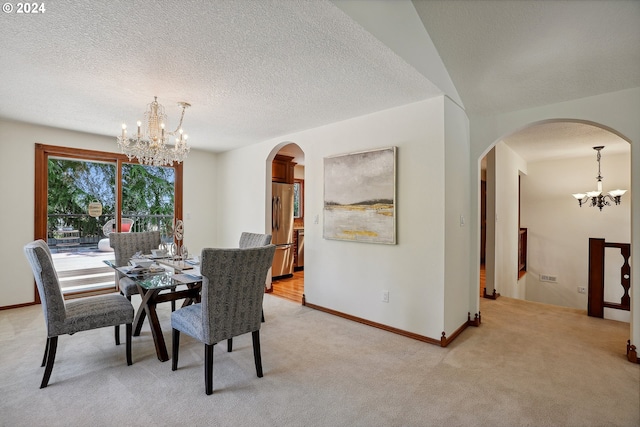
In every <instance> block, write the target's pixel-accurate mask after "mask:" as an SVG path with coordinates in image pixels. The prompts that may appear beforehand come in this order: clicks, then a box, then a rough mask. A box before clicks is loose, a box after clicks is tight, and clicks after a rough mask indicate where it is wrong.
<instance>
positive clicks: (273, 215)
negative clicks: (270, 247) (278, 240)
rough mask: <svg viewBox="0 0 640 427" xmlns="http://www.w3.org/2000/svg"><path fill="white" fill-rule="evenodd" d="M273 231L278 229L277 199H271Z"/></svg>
mask: <svg viewBox="0 0 640 427" xmlns="http://www.w3.org/2000/svg"><path fill="white" fill-rule="evenodd" d="M271 229H272V230H275V229H276V198H275V196H274V197H272V198H271Z"/></svg>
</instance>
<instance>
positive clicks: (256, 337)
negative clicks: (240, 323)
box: [251, 331, 262, 378]
mask: <svg viewBox="0 0 640 427" xmlns="http://www.w3.org/2000/svg"><path fill="white" fill-rule="evenodd" d="M251 338H253V359H254V360H255V362H256V374H258V378H262V356H260V331H253V332H251Z"/></svg>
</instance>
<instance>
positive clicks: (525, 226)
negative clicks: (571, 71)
mask: <svg viewBox="0 0 640 427" xmlns="http://www.w3.org/2000/svg"><path fill="white" fill-rule="evenodd" d="M594 145H604V146H605V150H606V151H605V153H606V157H604V156H603V161H606V162H607V163H606V164H605V163H603V164H602V167H603V168H605V167H606V168H607V171H606V172H605V171H604V169H603V172H602V175H604V176H605V179H604V180H603V184H604V189H605V190H606V191H609V190H612V189H615V188H624V189H627V190H629V189H630V186H631V181H630V170H631V168H630V149H631V147H630V144H629V142H628V141H627V140H625V139H624V138H623V137H621V136H620V135H618V134H617V133H615V131H612V130H610V129H607V128H603V127H601V126H599V125H598V124H596V123H592V122H584V121H575V120H574V121H568V120H554V121H543V122H538V123H533V124H530V125H529V126H527V127H525V128H523V129H521V130H519V131H517V132H515V133H514V134H511V135H508V136H505V137H504V138H501V139H500V140H498V141H497V142H496V143H495V144H494V145H493V146H492V147H491V148H490V149H488V150H487V152H486V153H485V154H486V156H484V158H483V159H480V160H479V162H480V170H481V172H480V174H479V175H480V177H479V178H480V180H481V183H480V185H479V197H480V208H481V213H480V215H479V217H480V229H481V230H480V231H481V237H480V242H481V243H480V244H481V245H482V246H483V247H481V248H480V259H481V261H482V259H483V258H484V260H485V267H486V270H485V271H484V272H483V271H482V270H481V273H480V277H481V285H480V286H482V278H483V276H484V277H486V292H487V293H489V294H490V293H492V291H494V290H497V291H499V292H500V294H501V295H502V296H506V297H510V298H516V299H522V300H526V301H532V302H539V303H543V304H551V305H557V306H564V307H568V308H575V309H582V310H585V312H586V308H587V294H586V293H585V292H584V288H585V287H586V286H587V283H588V277H587V276H588V264H589V256H588V246H589V245H588V242H589V238H590V237H598V238H600V237H602V238H606V239H607V241H613V242H619V243H627V242H629V241H630V238H631V234H630V223H631V206H630V200H629V199H628V198H627V199H626V200H625V198H624V197H623V200H622V203H621V204H620V205H619V206H615V205H613V203H612V205H613V206H607V207H605V208H604V210H602V211H600V210H599V209H598V208H597V207H596V208H594V207H588V206H586V205H583V206H582V207H580V205H579V204H578V203H577V202H576V200H575V199H574V198H573V197H572V193H576V192H578V191H580V192H582V191H585V190H591V189H592V188H591V187H592V186H593V187H595V180H594V178H593V177H594V168H593V163H594V161H593V160H594V159H593V146H594ZM485 165H486V166H485ZM485 168H486V170H485ZM485 180H486V184H483V183H482V181H485ZM582 188H584V189H585V190H581V189H582ZM484 190H486V191H484ZM483 205H485V206H483ZM482 211H484V213H483V212H482ZM485 215H486V216H485ZM485 233H486V235H484V234H485ZM481 269H482V263H481ZM525 271H526V274H524V272H525ZM481 296H482V289H481ZM615 320H620V319H615Z"/></svg>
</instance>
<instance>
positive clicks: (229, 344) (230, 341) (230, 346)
mask: <svg viewBox="0 0 640 427" xmlns="http://www.w3.org/2000/svg"><path fill="white" fill-rule="evenodd" d="M232 351H233V338H229V339H228V340H227V353H231V352H232Z"/></svg>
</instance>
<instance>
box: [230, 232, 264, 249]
mask: <svg viewBox="0 0 640 427" xmlns="http://www.w3.org/2000/svg"><path fill="white" fill-rule="evenodd" d="M269 243H271V234H258V233H248V232H246V231H243V232H242V234H241V235H240V244H239V245H238V247H240V248H255V247H257V246H267V245H268V244H269Z"/></svg>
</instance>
